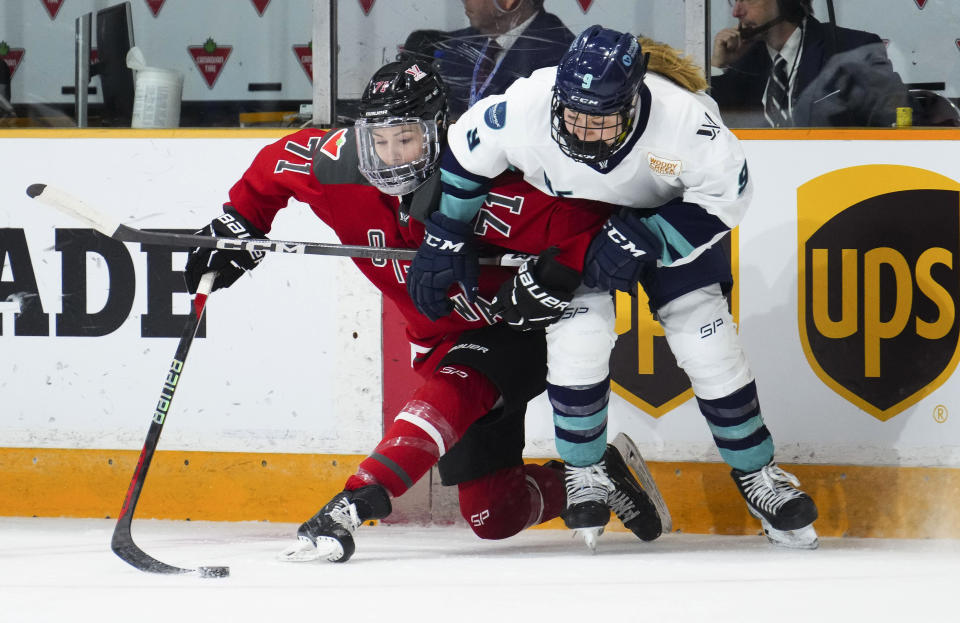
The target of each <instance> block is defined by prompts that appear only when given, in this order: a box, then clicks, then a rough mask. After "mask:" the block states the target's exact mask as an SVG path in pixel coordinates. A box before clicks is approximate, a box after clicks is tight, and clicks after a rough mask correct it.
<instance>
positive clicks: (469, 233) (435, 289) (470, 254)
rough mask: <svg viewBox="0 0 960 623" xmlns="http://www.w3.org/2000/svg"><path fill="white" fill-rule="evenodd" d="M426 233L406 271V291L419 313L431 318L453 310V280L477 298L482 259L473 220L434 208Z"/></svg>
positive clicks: (464, 290)
mask: <svg viewBox="0 0 960 623" xmlns="http://www.w3.org/2000/svg"><path fill="white" fill-rule="evenodd" d="M425 226H426V230H427V231H426V233H425V234H424V236H423V243H422V244H421V245H420V248H419V249H417V255H416V256H415V257H414V258H413V261H412V262H411V263H410V270H409V271H408V272H407V291H408V292H409V293H410V298H411V299H413V303H414V305H416V306H417V309H418V310H420V313H421V314H423V315H424V316H426V317H427V318H429V319H430V320H437V319H439V318H443V317H444V316H446V315H448V314H449V313H450V312H452V311H453V302H451V301H450V299H449V298H447V290H449V289H450V286H452V285H453V284H454V283H459V284H460V287H461V288H463V292H464V294H466V295H467V300H468V301H470V302H473V301H474V300H475V299H476V298H477V289H478V286H477V279H478V274H479V272H480V263H479V260H478V259H477V251H476V247H475V245H474V241H473V224H472V223H464V222H463V221H458V220H456V219H452V218H450V217H448V216H444V215H443V214H441V213H440V212H434V213H433V214H431V215H430V218H429V219H428V220H427V222H426V223H425Z"/></svg>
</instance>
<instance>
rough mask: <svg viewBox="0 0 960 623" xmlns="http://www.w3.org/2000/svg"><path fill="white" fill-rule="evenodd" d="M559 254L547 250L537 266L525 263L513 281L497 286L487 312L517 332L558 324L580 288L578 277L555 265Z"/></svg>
mask: <svg viewBox="0 0 960 623" xmlns="http://www.w3.org/2000/svg"><path fill="white" fill-rule="evenodd" d="M558 253H560V249H558V248H556V247H550V248H549V249H547V250H546V251H544V252H543V253H541V254H540V257H539V258H538V259H537V261H536V263H534V262H532V261H531V260H527V261H526V262H524V263H523V264H522V265H521V266H520V270H519V271H517V275H516V277H514V278H513V279H509V280H507V281H505V282H503V285H501V286H500V290H499V291H498V292H497V296H496V297H495V298H494V299H493V303H492V304H491V306H490V312H491V313H494V314H500V317H501V318H502V319H503V321H504V322H506V323H507V324H508V325H509V326H510V328H512V329H516V330H517V331H530V330H533V329H543V328H545V327H547V326H549V325H551V324H553V323H554V322H556V321H557V320H560V316H562V315H563V310H565V309H566V308H567V305H569V304H570V301H571V300H572V299H573V291H574V290H576V289H577V286H579V285H580V273H578V272H577V271H575V270H573V269H572V268H568V267H566V266H564V265H563V264H561V263H560V262H558V261H557V260H556V256H557V254H558Z"/></svg>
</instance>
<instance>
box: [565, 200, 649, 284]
mask: <svg viewBox="0 0 960 623" xmlns="http://www.w3.org/2000/svg"><path fill="white" fill-rule="evenodd" d="M662 250H663V245H662V244H661V243H660V241H659V240H658V239H657V238H656V237H655V236H654V235H653V234H652V233H651V232H650V230H649V229H647V226H646V225H644V224H643V222H642V221H641V219H640V216H639V215H638V214H637V213H636V212H635V211H634V210H632V209H630V208H627V209H625V210H622V211H621V212H620V214H614V215H613V216H611V217H610V218H609V219H608V220H607V222H606V223H604V224H603V229H601V230H600V233H598V234H597V235H596V237H594V239H593V241H592V242H591V243H590V246H589V248H587V254H586V255H585V256H584V260H583V285H585V286H587V287H589V288H599V289H601V290H609V291H613V290H620V291H621V292H633V291H634V289H635V288H636V285H637V281H638V280H639V279H640V271H641V270H643V267H644V266H645V265H646V264H650V263H656V261H657V259H659V258H660V254H661V252H662Z"/></svg>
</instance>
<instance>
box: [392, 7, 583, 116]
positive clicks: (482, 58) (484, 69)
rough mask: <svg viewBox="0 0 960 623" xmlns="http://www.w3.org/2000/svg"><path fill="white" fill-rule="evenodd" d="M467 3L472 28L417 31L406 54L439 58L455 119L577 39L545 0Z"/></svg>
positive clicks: (544, 64)
mask: <svg viewBox="0 0 960 623" xmlns="http://www.w3.org/2000/svg"><path fill="white" fill-rule="evenodd" d="M462 1H463V6H464V11H465V12H466V14H467V19H469V20H470V27H469V28H464V29H462V30H455V31H453V32H447V33H445V32H442V31H438V30H417V31H414V32H412V33H411V34H410V36H409V37H407V41H406V42H405V43H404V49H405V50H406V51H407V52H409V53H413V54H415V55H418V56H422V57H424V58H430V59H436V63H437V69H438V70H439V71H440V74H441V75H442V76H443V81H444V83H445V84H446V85H447V88H448V89H449V94H448V97H449V103H450V114H451V117H452V118H453V119H456V118H457V117H459V116H460V115H461V114H462V113H463V112H464V111H465V110H466V109H467V108H469V107H470V105H471V104H473V103H474V102H476V101H477V100H479V99H481V98H483V97H486V96H487V95H493V94H499V93H503V92H504V91H505V90H506V88H507V87H508V86H510V84H511V83H513V81H514V80H516V79H517V78H526V77H527V76H529V75H530V74H531V73H532V72H533V71H534V70H535V69H539V68H541V67H549V66H552V65H556V64H557V63H558V62H559V60H560V57H561V56H562V55H563V53H564V52H565V51H566V50H567V47H569V45H570V43H571V42H572V41H573V33H572V32H570V30H569V29H568V28H567V27H566V26H564V24H563V22H561V21H560V18H558V17H557V16H556V15H554V14H552V13H548V12H547V11H546V10H545V9H544V8H543V0H462Z"/></svg>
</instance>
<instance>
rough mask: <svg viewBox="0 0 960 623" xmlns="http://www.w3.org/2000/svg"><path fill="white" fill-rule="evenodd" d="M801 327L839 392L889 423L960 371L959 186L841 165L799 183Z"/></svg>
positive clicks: (815, 364)
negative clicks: (959, 314) (959, 361)
mask: <svg viewBox="0 0 960 623" xmlns="http://www.w3.org/2000/svg"><path fill="white" fill-rule="evenodd" d="M797 233H798V248H799V252H798V256H797V257H798V260H799V261H798V270H799V299H798V302H799V305H798V307H799V329H800V337H801V341H802V344H803V351H804V353H805V354H806V357H807V360H808V362H809V363H810V366H811V367H812V368H813V370H814V372H815V373H816V374H817V376H818V377H819V378H820V379H821V380H822V381H823V382H824V383H825V384H826V385H827V386H828V387H830V388H831V389H833V390H834V391H835V392H837V393H838V394H840V395H841V396H843V397H844V398H845V399H847V400H849V401H850V402H852V403H853V404H855V405H857V406H858V407H860V408H861V409H863V410H864V411H866V412H867V413H869V414H871V415H872V416H874V417H876V418H877V419H879V420H883V421H886V420H888V419H890V418H892V417H893V416H895V415H897V414H898V413H900V412H901V411H903V410H904V409H906V408H908V407H910V406H911V405H913V404H915V403H916V402H917V401H919V400H920V399H921V398H923V397H924V396H927V395H928V394H930V393H931V392H933V391H934V390H935V389H937V388H938V387H940V386H941V385H942V384H943V383H944V382H945V381H946V380H947V378H948V377H949V376H950V375H951V374H952V373H953V371H954V369H955V368H956V366H957V358H958V354H960V351H958V348H957V346H958V320H957V300H958V294H960V272H958V266H957V257H958V252H960V249H958V246H960V184H958V183H957V182H956V181H954V180H952V179H950V178H947V177H944V176H942V175H938V174H936V173H932V172H930V171H926V170H923V169H917V168H913V167H905V166H893V165H868V166H859V167H852V168H849V169H842V170H840V171H834V172H832V173H828V174H826V175H823V176H821V177H818V178H815V179H813V180H811V181H809V182H807V183H806V184H804V185H803V186H801V187H800V188H798V190H797Z"/></svg>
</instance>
